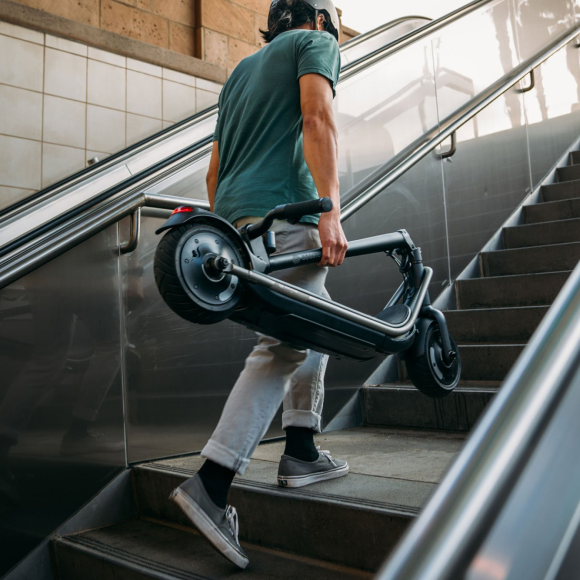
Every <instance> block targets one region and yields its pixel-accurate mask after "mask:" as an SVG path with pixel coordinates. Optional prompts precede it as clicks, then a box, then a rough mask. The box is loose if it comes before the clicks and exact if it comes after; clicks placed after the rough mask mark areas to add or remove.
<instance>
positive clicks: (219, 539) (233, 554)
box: [169, 488, 250, 570]
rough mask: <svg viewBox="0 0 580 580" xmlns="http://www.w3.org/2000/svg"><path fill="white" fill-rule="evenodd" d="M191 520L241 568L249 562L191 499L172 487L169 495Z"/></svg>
mask: <svg viewBox="0 0 580 580" xmlns="http://www.w3.org/2000/svg"><path fill="white" fill-rule="evenodd" d="M169 499H170V500H172V501H174V502H175V503H176V504H177V505H178V506H179V507H180V508H181V509H182V510H183V513H185V515H186V516H187V517H188V518H189V519H190V520H191V521H192V523H193V524H194V525H195V527H196V528H197V529H198V530H199V531H200V532H201V533H202V534H203V535H204V536H205V537H206V538H207V540H208V541H209V542H210V543H211V544H212V546H213V547H214V548H215V549H216V550H217V551H218V552H219V553H220V554H222V556H225V557H226V558H227V559H228V560H229V561H230V562H232V563H234V564H235V565H236V566H238V567H239V568H242V570H243V569H244V568H245V567H246V566H247V565H248V564H249V562H250V561H249V560H248V558H247V557H246V556H244V555H243V554H242V553H240V552H238V551H237V550H236V549H235V548H234V547H233V546H232V545H231V544H230V543H229V542H228V541H227V540H226V539H225V538H224V537H223V535H222V533H221V531H220V529H219V528H218V527H217V526H216V525H215V524H214V523H213V521H212V520H211V518H210V517H209V516H208V515H207V514H206V513H205V512H204V511H203V510H202V509H201V507H200V506H199V505H197V504H196V503H195V502H194V501H192V499H191V498H190V497H189V496H188V495H187V494H186V493H184V492H183V491H181V490H180V489H179V488H177V489H174V490H173V491H172V492H171V495H170V496H169Z"/></svg>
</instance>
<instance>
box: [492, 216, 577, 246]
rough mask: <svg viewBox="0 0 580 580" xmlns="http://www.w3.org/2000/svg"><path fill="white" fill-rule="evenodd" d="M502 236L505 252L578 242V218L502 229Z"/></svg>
mask: <svg viewBox="0 0 580 580" xmlns="http://www.w3.org/2000/svg"><path fill="white" fill-rule="evenodd" d="M502 236H503V242H504V247H505V248H506V250H510V249H514V248H527V247H531V246H547V245H550V244H566V243H570V242H580V218H575V219H568V220H559V221H554V222H545V223H539V224H528V225H523V226H512V227H509V228H503V230H502Z"/></svg>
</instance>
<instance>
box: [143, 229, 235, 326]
mask: <svg viewBox="0 0 580 580" xmlns="http://www.w3.org/2000/svg"><path fill="white" fill-rule="evenodd" d="M215 255H220V256H224V257H225V258H227V259H228V260H229V261H231V262H232V263H234V264H236V265H240V266H243V265H245V264H244V260H243V258H242V256H243V252H242V249H241V248H239V247H238V243H237V240H235V239H234V238H233V237H230V236H228V235H227V234H226V233H225V232H223V231H222V230H220V229H218V228H216V227H214V226H212V225H209V224H207V223H204V222H189V223H186V224H184V225H182V226H180V227H178V228H174V229H172V230H169V231H168V232H167V233H166V234H165V236H163V238H162V240H161V242H159V245H158V246H157V250H156V252H155V263H154V273H155V282H156V283H157V287H158V289H159V292H160V294H161V297H162V298H163V300H164V301H165V303H166V304H167V305H168V306H169V307H170V308H171V310H173V311H174V312H175V313H176V314H178V315H179V316H181V317H182V318H184V319H185V320H188V321H190V322H194V323H196V324H215V323H217V322H220V321H222V320H225V319H226V318H228V317H229V316H230V315H231V314H232V313H233V312H234V310H235V309H236V307H237V305H238V303H239V301H240V299H241V294H242V286H241V284H240V281H239V280H238V279H237V278H236V277H235V276H232V275H231V274H225V273H222V274H219V275H213V274H212V273H211V272H210V271H208V269H207V268H206V259H207V257H209V256H215Z"/></svg>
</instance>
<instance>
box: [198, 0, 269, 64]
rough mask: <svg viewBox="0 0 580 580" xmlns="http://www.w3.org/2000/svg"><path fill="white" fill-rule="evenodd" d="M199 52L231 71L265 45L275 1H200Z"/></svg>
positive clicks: (209, 60)
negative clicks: (264, 34) (263, 33)
mask: <svg viewBox="0 0 580 580" xmlns="http://www.w3.org/2000/svg"><path fill="white" fill-rule="evenodd" d="M197 1H198V7H197V8H198V9H197V37H196V39H197V51H198V52H197V54H198V56H199V58H202V59H203V60H206V61H208V62H211V63H212V64H216V65H218V66H221V67H223V68H225V69H227V70H228V73H229V72H231V71H232V70H233V69H234V68H235V66H236V65H237V64H238V63H239V62H240V61H241V60H242V59H243V58H245V57H246V56H249V55H250V54H253V53H254V52H256V51H257V50H259V49H260V47H261V46H263V42H262V40H261V36H260V32H259V28H265V27H266V26H267V15H268V10H269V8H270V4H271V0H197Z"/></svg>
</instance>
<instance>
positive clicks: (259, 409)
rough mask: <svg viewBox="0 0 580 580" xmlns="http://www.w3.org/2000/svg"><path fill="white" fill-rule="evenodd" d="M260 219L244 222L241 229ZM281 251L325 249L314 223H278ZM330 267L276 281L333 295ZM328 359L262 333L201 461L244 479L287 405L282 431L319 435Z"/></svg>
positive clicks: (288, 273)
mask: <svg viewBox="0 0 580 580" xmlns="http://www.w3.org/2000/svg"><path fill="white" fill-rule="evenodd" d="M258 219H259V218H243V219H242V220H239V221H238V222H236V224H235V225H236V227H240V226H241V225H243V224H244V223H248V222H249V221H257V220H258ZM272 229H273V230H274V231H275V232H276V245H277V252H278V253H286V252H295V251H298V250H309V249H314V248H319V247H320V245H321V244H320V236H319V235H318V228H317V227H316V226H315V225H313V224H303V223H298V224H295V225H290V224H289V223H288V222H286V221H276V222H274V226H273V228H272ZM327 271H328V268H321V267H319V266H316V265H308V266H299V267H297V268H291V269H288V270H282V271H280V272H276V273H275V274H273V276H274V277H276V278H278V279H280V280H284V281H286V282H288V283H290V284H294V285H295V286H299V287H301V288H304V289H306V290H309V291H311V292H315V293H316V294H320V295H322V296H325V297H328V293H327V292H326V289H325V288H324V282H325V280H326V275H327ZM327 362H328V356H327V355H323V354H320V353H317V352H314V351H309V350H297V349H295V348H293V347H291V346H289V345H288V344H285V343H283V342H281V341H279V340H277V339H275V338H272V337H269V336H265V335H263V334H258V344H257V345H256V346H255V347H254V349H253V350H252V352H251V353H250V355H249V356H248V358H247V359H246V362H245V366H244V370H243V371H242V373H241V374H240V376H239V378H238V380H237V381H236V384H235V385H234V388H233V389H232V392H231V393H230V395H229V397H228V400H227V402H226V405H225V407H224V410H223V412H222V415H221V418H220V420H219V423H218V426H217V427H216V429H215V431H214V433H213V435H212V436H211V439H210V440H209V441H208V443H207V445H206V446H205V447H204V449H203V450H202V452H201V455H202V457H206V458H208V459H211V460H212V461H214V462H215V463H218V464H219V465H222V466H223V467H227V468H228V469H231V470H232V471H237V472H238V473H239V474H240V475H242V474H243V473H244V471H245V469H246V467H247V466H248V463H249V461H250V457H251V456H252V453H253V452H254V450H255V449H256V447H257V445H258V443H259V442H260V440H261V439H262V438H263V437H264V435H265V434H266V431H267V430H268V427H269V426H270V423H271V422H272V419H273V418H274V415H275V414H276V411H277V410H278V408H279V407H280V404H281V403H283V414H282V428H283V429H286V428H287V427H306V428H309V429H313V430H314V431H317V432H320V430H321V422H322V420H321V413H322V405H323V402H324V373H325V371H326V364H327Z"/></svg>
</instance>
